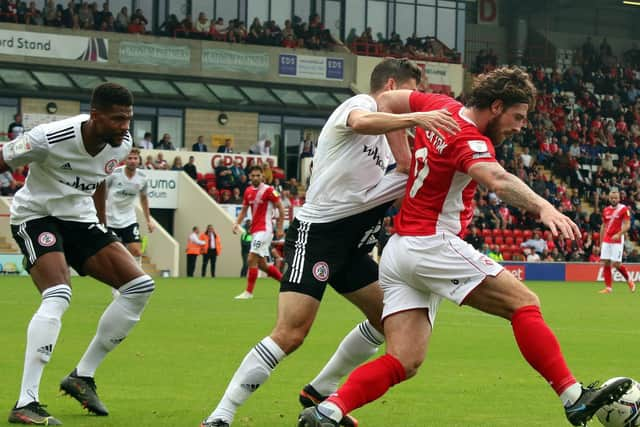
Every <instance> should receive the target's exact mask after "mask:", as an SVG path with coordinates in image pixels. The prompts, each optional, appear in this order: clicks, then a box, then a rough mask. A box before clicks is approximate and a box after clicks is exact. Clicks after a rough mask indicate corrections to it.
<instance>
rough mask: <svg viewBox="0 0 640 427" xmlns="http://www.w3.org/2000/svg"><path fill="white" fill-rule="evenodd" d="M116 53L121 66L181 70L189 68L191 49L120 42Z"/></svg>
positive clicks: (187, 47)
mask: <svg viewBox="0 0 640 427" xmlns="http://www.w3.org/2000/svg"><path fill="white" fill-rule="evenodd" d="M118 53H119V58H118V60H119V61H120V63H121V64H133V65H160V66H163V67H182V68H188V67H190V66H191V49H190V48H189V46H174V45H166V44H157V43H137V42H124V41H123V42H120V46H119V49H118Z"/></svg>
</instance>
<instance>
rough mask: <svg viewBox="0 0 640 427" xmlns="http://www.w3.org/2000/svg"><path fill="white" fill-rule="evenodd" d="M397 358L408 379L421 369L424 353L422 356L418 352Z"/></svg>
mask: <svg viewBox="0 0 640 427" xmlns="http://www.w3.org/2000/svg"><path fill="white" fill-rule="evenodd" d="M397 359H398V360H399V361H400V363H401V364H402V367H403V368H404V372H405V374H406V379H409V378H411V377H413V376H415V375H416V374H417V373H418V369H420V366H422V362H423V361H424V355H422V356H420V355H417V354H410V355H404V356H400V357H397Z"/></svg>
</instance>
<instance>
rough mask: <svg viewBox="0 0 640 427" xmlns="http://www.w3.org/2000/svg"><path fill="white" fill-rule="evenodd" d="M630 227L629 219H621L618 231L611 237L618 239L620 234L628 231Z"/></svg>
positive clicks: (622, 234) (620, 236)
mask: <svg viewBox="0 0 640 427" xmlns="http://www.w3.org/2000/svg"><path fill="white" fill-rule="evenodd" d="M630 228H631V221H630V220H628V219H625V220H623V221H622V225H621V226H620V231H619V232H617V233H616V234H614V235H613V236H611V237H612V238H613V239H615V240H618V239H620V238H622V236H624V235H625V234H627V231H629V229H630Z"/></svg>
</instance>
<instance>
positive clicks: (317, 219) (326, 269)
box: [202, 59, 457, 427]
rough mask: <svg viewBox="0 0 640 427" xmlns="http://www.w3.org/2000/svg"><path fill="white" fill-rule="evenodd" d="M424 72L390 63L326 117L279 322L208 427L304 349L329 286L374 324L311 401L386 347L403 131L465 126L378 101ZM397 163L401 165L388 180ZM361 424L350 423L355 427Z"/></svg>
mask: <svg viewBox="0 0 640 427" xmlns="http://www.w3.org/2000/svg"><path fill="white" fill-rule="evenodd" d="M421 75H422V71H421V70H420V68H419V67H417V66H416V65H415V64H414V63H413V62H411V61H408V60H398V59H389V60H384V61H382V62H381V63H380V64H378V65H377V66H376V67H375V68H374V70H373V71H372V74H371V81H370V94H362V95H357V96H354V97H352V98H349V99H348V100H346V101H345V102H343V103H342V104H341V105H340V106H338V108H336V110H335V111H334V112H333V113H332V115H331V116H330V117H329V119H328V120H327V122H326V124H325V125H324V127H323V129H322V132H321V133H320V137H319V138H318V149H317V151H316V154H315V156H314V168H313V174H312V176H311V184H310V186H309V188H308V191H307V194H306V200H305V204H304V205H303V206H302V208H301V209H300V210H299V211H298V212H297V213H296V218H295V219H294V220H293V222H292V224H291V226H290V227H289V229H288V232H287V237H286V239H285V248H284V252H285V266H286V267H285V270H286V272H285V274H284V277H283V279H282V282H281V285H280V295H279V297H278V320H277V322H276V325H275V327H274V329H273V331H272V332H271V334H270V335H269V336H267V337H265V338H263V339H262V340H261V341H260V342H259V343H257V344H256V346H255V347H254V348H253V349H251V350H250V351H249V353H248V354H247V355H246V357H245V358H244V360H243V361H242V363H241V364H240V366H239V367H238V369H237V371H236V372H235V374H234V376H233V378H232V379H231V382H230V383H229V386H228V387H227V389H226V391H225V393H224V396H223V397H222V399H221V400H220V402H219V403H218V405H217V407H216V408H215V410H214V411H213V412H212V413H211V415H209V417H208V418H207V419H206V420H205V421H204V422H203V423H202V427H214V426H219V427H223V426H229V425H230V424H231V423H232V421H233V418H234V416H235V413H236V411H237V409H238V408H239V406H240V405H242V404H243V403H244V402H245V401H246V400H247V399H248V398H249V396H251V394H252V393H253V392H254V391H255V390H257V389H258V387H259V386H260V385H261V384H263V383H264V382H265V381H266V380H267V379H268V377H269V376H270V375H271V372H272V371H273V370H274V369H275V368H276V366H277V364H278V363H279V362H280V361H281V360H282V359H283V358H284V357H285V356H286V355H287V354H290V353H292V352H293V351H295V350H296V349H297V348H298V347H299V346H300V345H302V342H303V340H304V338H305V336H306V335H307V334H308V332H309V330H310V328H311V325H312V324H313V321H314V320H315V317H316V313H317V311H318V309H319V307H320V301H321V300H322V296H323V294H324V291H325V289H326V286H327V285H328V284H329V285H331V286H332V287H333V288H334V289H335V290H336V291H337V292H339V293H340V294H342V295H343V296H344V297H345V298H347V299H348V300H349V301H351V302H352V303H353V304H354V305H356V306H357V307H358V308H359V309H360V310H362V311H363V313H364V314H365V315H366V316H367V319H368V320H366V321H364V322H361V323H360V324H359V325H358V326H356V327H355V328H354V329H353V330H352V331H351V332H350V333H349V334H348V335H347V336H346V337H345V339H344V340H343V341H342V343H341V344H340V347H339V351H338V352H337V353H336V354H337V356H336V357H334V358H333V359H332V360H331V361H330V363H329V365H328V367H327V368H326V369H325V370H323V372H322V373H321V375H320V376H319V378H317V379H316V380H314V381H313V382H312V384H313V386H311V385H310V386H309V387H305V399H314V398H315V399H321V397H322V395H323V394H324V393H326V392H331V391H332V390H335V387H336V385H337V381H338V379H339V378H340V377H342V376H343V375H344V374H345V373H347V372H349V371H350V370H351V369H353V368H354V367H355V366H357V365H358V364H359V363H361V362H363V361H365V360H367V359H368V358H369V357H370V356H371V355H372V354H374V353H375V351H376V349H377V348H378V346H379V345H380V344H381V343H382V339H383V336H382V333H381V330H382V329H381V326H380V315H381V313H382V291H381V290H380V287H379V285H378V283H377V277H378V268H377V265H376V264H375V262H373V261H372V260H371V258H370V257H369V256H368V253H369V251H370V250H371V248H372V247H373V246H374V245H375V244H376V238H375V236H376V233H377V231H378V230H379V227H380V222H381V219H382V217H383V215H384V213H385V211H386V209H387V206H388V204H390V203H391V202H393V201H394V200H395V199H397V198H398V197H400V196H401V195H402V192H403V189H404V184H405V182H406V179H407V175H406V171H407V170H408V167H409V159H410V152H409V148H408V144H407V140H406V137H405V136H404V132H405V129H406V128H409V127H412V126H420V127H426V128H429V129H432V130H436V129H437V128H442V129H444V130H446V131H455V130H457V124H456V123H455V121H453V120H452V119H451V117H450V115H449V113H446V112H430V113H412V114H403V115H394V114H388V113H384V112H380V111H379V109H378V105H377V103H376V99H377V98H378V97H379V96H380V95H381V94H382V93H384V92H386V91H389V90H393V89H396V88H399V87H400V88H408V89H415V87H416V84H417V82H418V81H419V80H420V78H421ZM387 132H391V134H389V142H387V138H385V136H384V134H385V133H387ZM393 158H395V160H396V161H397V163H398V167H397V168H396V169H395V172H393V173H391V174H386V171H387V168H388V166H389V164H390V163H391V162H392V159H393ZM398 171H404V173H399V172H398ZM316 387H317V388H316ZM314 396H315V397H314ZM310 404H313V401H311V403H310ZM355 424H356V423H355V421H354V420H352V419H349V422H348V425H352V426H353V425H355Z"/></svg>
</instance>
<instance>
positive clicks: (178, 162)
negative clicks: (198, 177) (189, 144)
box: [171, 156, 184, 171]
mask: <svg viewBox="0 0 640 427" xmlns="http://www.w3.org/2000/svg"><path fill="white" fill-rule="evenodd" d="M171 170H172V171H181V170H184V168H183V166H182V157H180V156H175V157H174V158H173V164H172V165H171Z"/></svg>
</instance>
